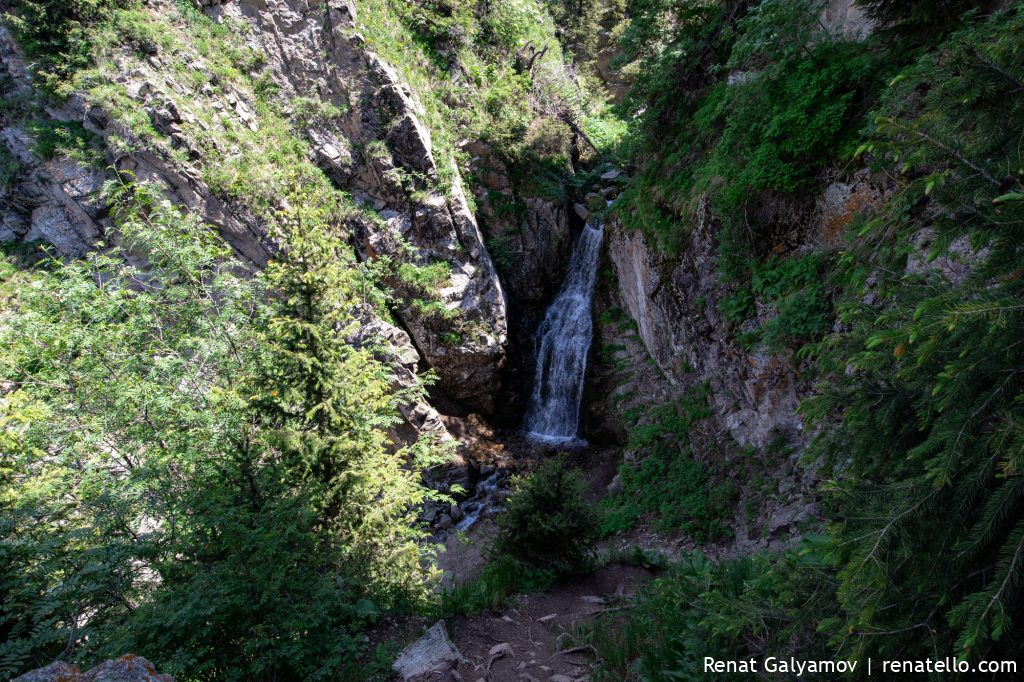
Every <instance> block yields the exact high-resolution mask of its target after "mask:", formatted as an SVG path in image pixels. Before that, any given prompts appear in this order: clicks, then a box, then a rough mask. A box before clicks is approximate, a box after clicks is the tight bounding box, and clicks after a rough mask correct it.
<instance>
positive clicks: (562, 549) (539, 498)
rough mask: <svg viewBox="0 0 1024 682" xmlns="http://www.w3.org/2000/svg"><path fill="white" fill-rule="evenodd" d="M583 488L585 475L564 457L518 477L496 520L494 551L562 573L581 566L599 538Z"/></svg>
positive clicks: (585, 485) (545, 463) (594, 516)
mask: <svg viewBox="0 0 1024 682" xmlns="http://www.w3.org/2000/svg"><path fill="white" fill-rule="evenodd" d="M586 489H587V482H586V480H585V479H584V478H583V475H582V474H581V473H580V472H579V471H576V470H573V469H570V468H569V467H568V465H567V464H566V460H565V457H564V456H559V457H557V458H556V459H551V460H548V461H546V462H544V463H543V464H541V465H540V466H538V467H537V468H536V469H535V470H534V471H532V472H531V473H529V474H528V475H526V476H525V477H521V478H518V479H517V480H516V481H515V482H514V484H513V491H512V496H511V497H510V498H509V502H508V510H507V511H506V512H505V513H504V514H503V515H502V516H501V517H500V520H499V523H498V537H497V539H496V541H495V545H494V549H495V551H496V552H497V553H498V554H508V555H510V556H513V557H515V558H517V559H519V560H521V561H523V562H524V563H526V564H529V565H531V566H535V567H538V568H546V569H550V570H552V571H554V572H555V573H557V574H560V575H561V574H566V573H571V572H573V571H576V570H579V569H580V568H582V567H583V566H584V565H585V564H586V562H587V559H588V558H589V556H590V552H591V548H592V546H593V543H594V540H596V538H597V517H596V515H595V514H594V512H593V508H592V506H591V504H590V503H589V502H588V501H587V500H586V498H585V493H586Z"/></svg>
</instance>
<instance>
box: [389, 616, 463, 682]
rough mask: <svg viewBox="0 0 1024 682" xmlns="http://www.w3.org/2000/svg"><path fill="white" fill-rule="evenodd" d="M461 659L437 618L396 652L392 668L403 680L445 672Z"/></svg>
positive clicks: (441, 621)
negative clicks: (421, 633)
mask: <svg viewBox="0 0 1024 682" xmlns="http://www.w3.org/2000/svg"><path fill="white" fill-rule="evenodd" d="M461 660H462V654H461V653H459V650H458V649H457V648H455V645H454V644H452V641H451V640H450V639H449V638H448V629H447V628H446V627H445V625H444V621H443V620H439V621H437V622H436V623H434V625H432V626H431V627H430V629H429V630H427V631H426V632H425V633H424V634H423V636H422V637H420V638H419V639H417V640H416V641H415V642H413V643H412V644H410V645H409V646H407V647H405V648H404V649H402V652H401V653H400V654H398V658H397V659H396V660H395V663H394V665H393V666H392V668H393V669H394V670H395V672H397V673H398V674H399V675H401V676H402V679H403V680H412V679H415V678H417V677H420V676H423V675H429V674H431V673H446V672H448V671H449V670H452V669H453V668H455V666H456V665H458V664H459V662H460V661H461Z"/></svg>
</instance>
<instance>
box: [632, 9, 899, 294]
mask: <svg viewBox="0 0 1024 682" xmlns="http://www.w3.org/2000/svg"><path fill="white" fill-rule="evenodd" d="M632 5H633V14H634V19H633V21H632V23H631V25H630V27H629V28H628V29H627V31H626V33H625V34H624V36H623V42H622V44H623V47H624V48H625V49H626V50H627V53H631V56H632V57H633V58H635V59H637V60H638V63H639V64H640V71H641V75H640V77H638V79H637V81H636V84H635V86H634V88H633V92H632V94H631V98H630V102H629V107H630V110H631V112H632V114H633V115H635V116H637V117H639V121H640V125H639V128H638V130H636V131H635V135H634V137H633V140H632V146H633V148H634V152H633V153H634V157H635V158H636V162H637V165H638V166H639V172H638V173H637V174H636V175H635V178H634V180H633V187H632V188H630V189H628V190H627V192H626V193H624V198H625V199H626V200H625V201H623V202H620V203H621V204H622V207H623V208H622V215H623V219H624V220H625V222H626V223H627V225H629V226H631V227H634V228H636V229H642V230H644V231H645V232H646V233H647V234H649V235H651V236H652V237H654V238H655V239H656V241H657V243H658V244H659V245H660V246H661V248H663V249H666V250H669V251H671V250H672V249H674V248H677V247H678V245H679V244H680V243H681V241H682V240H683V239H685V237H686V232H687V230H688V229H689V225H690V223H691V221H692V220H693V219H694V218H695V216H696V213H697V209H698V206H699V205H700V204H701V201H702V199H701V196H702V194H706V196H707V197H708V199H709V200H710V205H711V207H713V208H714V209H715V213H716V215H718V216H719V217H721V218H722V220H723V221H724V222H725V223H726V224H725V226H724V227H723V231H722V232H721V233H720V239H719V243H720V248H721V249H722V251H723V255H724V256H725V261H726V264H727V265H728V264H729V263H731V262H736V263H737V264H738V266H741V264H742V263H743V262H744V261H745V260H749V255H750V250H751V248H753V247H758V246H763V245H762V244H759V243H756V242H757V241H764V239H765V237H766V236H767V235H766V234H762V233H763V232H764V231H766V230H768V229H770V228H771V226H759V225H756V224H751V223H750V221H749V220H747V218H746V216H745V214H746V213H747V211H746V210H745V209H746V207H748V206H749V205H750V204H751V203H752V200H756V199H758V198H759V197H761V196H763V195H764V194H765V193H796V192H801V191H806V190H809V189H812V188H813V187H814V186H815V183H816V182H817V181H818V175H819V171H820V169H821V168H822V167H823V166H824V165H825V164H827V163H829V162H831V161H832V160H833V159H835V158H836V157H837V156H841V155H843V154H845V153H847V152H852V151H853V148H854V139H855V138H854V135H855V134H856V131H857V130H858V128H859V122H860V120H861V117H862V116H863V115H864V114H866V113H867V111H868V107H867V106H866V105H865V100H866V99H867V98H868V97H870V95H871V94H872V93H873V92H875V91H876V90H877V88H878V85H879V77H878V72H879V71H880V69H881V68H882V67H881V65H880V60H879V58H878V56H877V55H876V53H875V52H874V51H873V50H872V49H871V46H870V45H865V44H862V43H859V42H852V41H846V40H844V39H841V38H833V37H831V36H828V35H826V34H824V33H823V32H822V30H821V28H820V25H819V24H818V21H817V17H818V12H819V10H820V3H818V2H814V1H812V0H765V1H763V2H760V3H751V4H750V8H749V10H747V11H746V13H745V12H744V8H745V7H746V5H745V4H742V3H740V4H737V5H736V6H732V5H731V3H719V2H709V3H693V4H692V5H688V6H687V7H685V8H678V7H676V6H675V5H673V4H671V3H664V2H652V1H650V0H634V2H633V3H632ZM645 41H655V42H653V43H652V44H654V45H657V44H665V45H666V47H665V49H663V50H660V51H656V52H653V53H652V52H651V51H650V47H645V45H644V42H645ZM680 74H685V75H683V76H680ZM666 140H670V141H671V144H666ZM751 237H753V241H751ZM737 269H739V267H738V268H737ZM735 274H737V273H736V272H729V273H726V276H727V277H729V276H734V275H735Z"/></svg>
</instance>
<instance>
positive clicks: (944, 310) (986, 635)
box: [805, 8, 1024, 659]
mask: <svg viewBox="0 0 1024 682" xmlns="http://www.w3.org/2000/svg"><path fill="white" fill-rule="evenodd" d="M1022 29H1024V14H1022V12H1021V11H1020V9H1019V8H1014V9H1011V10H1007V11H1003V12H999V13H996V14H994V15H993V16H991V17H990V18H988V19H986V20H984V21H981V22H977V23H971V24H968V25H967V26H966V27H964V28H961V29H960V30H958V31H957V32H955V33H954V34H953V35H952V36H951V37H950V38H949V39H948V40H947V41H946V42H945V43H944V44H943V45H942V46H941V48H940V49H939V50H937V51H935V52H932V53H929V54H927V55H925V56H923V57H921V58H920V59H919V60H918V61H917V63H916V64H914V65H912V66H911V67H909V68H908V69H906V70H905V71H904V72H903V73H901V74H900V75H899V76H898V77H897V78H896V79H895V80H894V82H893V83H892V84H891V87H890V88H889V90H888V91H887V93H886V96H885V98H884V100H883V102H882V104H881V107H880V109H879V112H878V116H877V118H876V121H875V127H874V132H873V134H872V136H871V140H870V141H869V142H868V143H867V144H866V145H865V146H864V147H863V149H862V151H864V152H865V153H869V154H872V155H874V157H875V158H876V160H877V163H878V165H879V166H880V167H883V168H888V169H889V170H890V172H892V173H894V174H898V176H899V177H900V189H899V192H898V194H897V196H895V197H894V198H893V199H892V200H891V201H890V202H889V203H888V204H887V205H886V207H885V209H884V210H883V211H882V212H881V214H880V215H879V216H878V217H877V218H876V219H873V220H871V221H869V222H866V223H862V224H861V225H860V227H859V229H858V230H857V232H856V234H855V235H854V236H853V239H852V241H851V243H850V245H849V249H848V251H847V252H846V253H845V254H844V256H843V258H842V263H841V267H840V269H839V270H838V273H837V277H838V278H839V280H840V281H841V282H842V283H843V286H844V287H845V289H846V292H847V294H846V299H845V303H844V305H842V306H841V309H840V317H841V320H842V322H843V323H844V324H845V325H849V328H850V331H849V332H847V333H843V334H836V335H833V336H831V337H829V338H827V339H826V340H825V341H823V342H822V344H820V345H819V346H818V348H817V352H816V353H815V354H814V357H816V358H818V359H819V361H820V362H821V364H822V367H823V369H824V370H825V371H826V373H827V374H826V376H827V380H826V382H824V383H823V384H822V390H823V394H822V396H821V397H820V398H819V399H816V400H814V401H810V402H808V403H806V406H805V409H806V410H807V412H808V414H809V415H814V416H824V415H826V414H829V413H832V412H833V411H837V412H838V415H839V416H840V417H841V424H840V426H839V428H838V429H836V430H833V431H831V432H830V433H829V435H828V437H827V438H825V439H824V440H823V442H822V444H821V447H822V451H823V452H828V453H834V457H835V458H836V461H837V465H839V466H840V467H841V470H842V469H843V468H845V472H844V474H843V475H842V476H841V478H840V480H839V485H840V490H841V491H842V492H841V497H840V498H839V500H837V504H838V508H837V514H838V515H837V521H836V526H835V529H834V534H835V539H836V549H837V552H838V556H839V557H840V571H839V578H840V590H839V596H840V600H841V603H842V606H843V608H844V610H845V612H846V616H845V621H844V622H843V623H842V624H841V626H837V627H836V629H835V632H837V633H839V634H837V635H836V639H837V640H840V641H843V642H844V644H845V645H846V646H849V647H851V648H852V649H853V650H855V651H857V652H858V653H862V654H870V653H876V652H877V653H885V654H886V655H891V657H894V656H895V655H896V654H898V655H899V656H901V657H906V656H907V655H909V656H911V657H913V656H914V655H919V656H924V655H926V654H927V652H929V651H933V650H938V651H955V652H956V653H957V654H958V655H960V656H963V657H965V658H969V659H976V658H998V657H1007V658H1012V657H1019V656H1020V654H1021V642H1022V641H1024V640H1022V638H1021V636H1020V627H1021V626H1022V618H1024V612H1022V610H1021V604H1022V603H1024V600H1022V596H1024V595H1022V589H1024V478H1022V476H1024V469H1022V465H1024V459H1022V456H1024V438H1022V434H1024V431H1022V430H1021V425H1022V424H1024V411H1022V409H1024V375H1022V373H1021V367H1022V366H1024V357H1022V355H1021V353H1022V343H1021V340H1022V339H1024V305H1022V303H1021V301H1022V295H1024V289H1022V284H1021V281H1022V279H1021V263H1022V262H1024V237H1022V232H1021V226H1022V225H1024V202H1022V201H1020V199H1021V198H1024V191H1022V190H1024V185H1022V183H1021V178H1022V177H1024V157H1022V156H1021V147H1020V145H1019V135H1020V132H1019V131H1020V124H1021V122H1024V88H1022V87H1021V84H1022V83H1024V70H1022V68H1021V64H1022V59H1021V57H1022V55H1024V43H1022V41H1021V40H1020V36H1021V35H1022V33H1021V31H1022ZM1011 122H1012V123H1011ZM865 301H875V303H874V304H867V303H865Z"/></svg>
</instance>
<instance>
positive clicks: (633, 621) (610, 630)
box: [585, 543, 835, 682]
mask: <svg viewBox="0 0 1024 682" xmlns="http://www.w3.org/2000/svg"><path fill="white" fill-rule="evenodd" d="M822 549H823V548H822V547H821V546H820V543H806V544H805V545H803V546H802V547H801V548H799V549H798V550H795V551H792V552H789V553H787V554H784V555H781V556H778V557H772V556H769V555H765V554H755V555H753V556H749V557H742V558H738V559H730V560H726V561H723V562H721V563H714V562H712V561H711V560H709V559H708V558H707V557H706V556H704V555H703V554H701V553H699V552H692V553H690V554H686V555H684V556H683V557H682V558H681V559H680V560H679V562H678V563H677V564H675V565H674V566H672V567H671V568H670V569H669V571H668V573H667V574H666V575H665V576H663V577H660V578H658V579H657V580H655V581H654V582H652V583H651V584H649V585H647V586H646V587H644V588H643V589H642V590H641V592H640V594H639V595H638V596H637V600H636V603H635V606H634V608H632V609H630V610H629V611H628V612H627V615H626V616H625V618H618V619H616V618H615V617H612V616H606V617H605V618H603V619H601V620H599V621H598V622H597V623H595V624H594V625H593V627H592V629H591V630H590V631H589V633H587V636H586V637H585V639H586V643H588V644H590V645H591V646H593V647H594V648H595V649H596V651H597V657H598V660H599V661H600V664H599V668H598V671H597V674H596V676H595V679H597V680H601V681H603V682H612V681H617V680H633V679H643V680H680V679H682V680H704V679H707V675H706V673H705V672H704V660H703V659H704V657H705V656H711V657H714V658H716V659H718V660H740V659H750V658H756V659H759V660H760V659H763V658H764V657H765V656H779V657H786V656H795V657H796V658H798V659H805V660H809V659H832V658H834V654H833V653H831V652H830V651H829V650H828V649H827V648H826V638H825V637H824V636H823V635H822V634H820V633H818V632H817V631H816V630H815V626H816V624H817V622H818V619H820V618H824V617H827V616H828V615H829V614H830V613H834V611H835V606H834V599H835V585H834V583H832V582H831V581H830V580H829V578H828V570H829V563H828V561H827V558H826V555H825V553H824V552H823V551H822Z"/></svg>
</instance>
